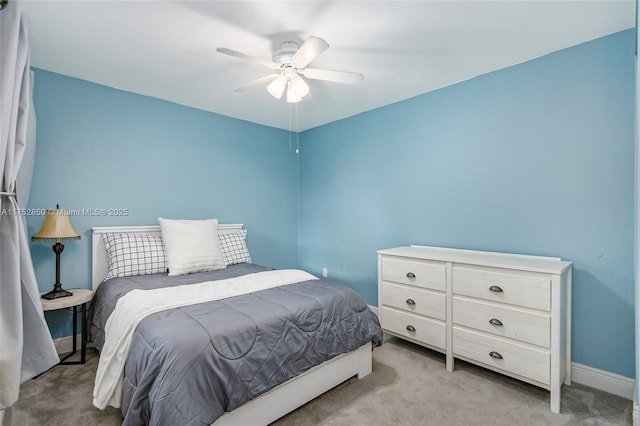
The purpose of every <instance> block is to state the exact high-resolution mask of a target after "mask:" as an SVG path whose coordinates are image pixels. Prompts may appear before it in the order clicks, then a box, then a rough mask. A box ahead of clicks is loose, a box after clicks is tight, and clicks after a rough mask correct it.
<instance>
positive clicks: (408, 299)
mask: <svg viewBox="0 0 640 426" xmlns="http://www.w3.org/2000/svg"><path fill="white" fill-rule="evenodd" d="M571 266H572V264H571V262H567V261H563V260H561V259H560V258H555V257H544V256H527V255H518V254H509V253H494V252H482V251H474V250H461V249H449V248H441V247H427V246H409V247H398V248H393V249H388V250H380V251H379V252H378V300H379V310H378V314H379V317H380V322H381V324H382V328H383V329H384V331H385V332H386V333H389V334H392V335H394V336H397V337H400V338H403V339H406V340H409V341H411V342H414V343H417V344H419V345H422V346H425V347H428V348H430V349H433V350H436V351H440V352H442V353H444V354H446V365H447V370H449V371H453V369H454V362H455V359H462V360H465V361H468V362H471V363H474V364H477V365H480V366H482V367H485V368H489V369H491V370H494V371H496V372H499V373H502V374H506V375H508V376H511V377H514V378H516V379H519V380H522V381H525V382H528V383H531V384H534V385H536V386H539V387H542V388H545V389H547V390H549V391H550V405H551V411H552V412H554V413H558V412H559V411H560V391H561V387H562V384H563V383H565V384H571Z"/></svg>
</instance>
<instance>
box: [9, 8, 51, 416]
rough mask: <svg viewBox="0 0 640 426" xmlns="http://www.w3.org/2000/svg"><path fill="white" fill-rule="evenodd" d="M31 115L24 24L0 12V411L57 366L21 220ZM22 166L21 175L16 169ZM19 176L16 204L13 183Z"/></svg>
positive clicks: (15, 14) (16, 12)
mask: <svg viewBox="0 0 640 426" xmlns="http://www.w3.org/2000/svg"><path fill="white" fill-rule="evenodd" d="M34 126H35V114H34V111H33V106H32V73H31V72H30V69H29V37H28V22H27V19H26V18H25V17H24V16H23V15H22V3H21V2H20V1H16V0H12V1H10V2H9V4H8V6H7V7H6V8H5V9H4V10H2V11H0V193H2V194H3V195H0V213H4V214H0V410H2V409H4V408H7V407H9V406H11V405H12V404H13V403H14V402H15V401H16V400H17V399H18V391H19V388H20V383H22V382H24V381H26V380H29V379H30V378H32V377H33V376H35V375H37V374H40V373H42V372H43V371H46V370H47V369H49V368H50V367H52V366H54V365H55V364H56V363H58V361H59V359H58V355H57V354H56V350H55V347H54V345H53V341H52V339H51V335H50V334H49V330H48V328H47V324H46V322H45V320H44V315H43V312H42V305H41V303H40V294H39V291H38V285H37V283H36V277H35V273H34V271H33V264H32V262H31V252H30V250H29V238H28V236H27V230H26V223H25V218H24V217H23V216H21V215H16V214H11V213H12V212H16V211H17V209H19V208H20V207H25V206H26V202H27V199H26V197H28V194H29V186H30V183H31V175H32V173H33V154H34V149H35V145H34V143H35V130H34V129H35V127H34ZM23 162H24V164H25V165H27V167H26V168H25V169H24V170H21V166H22V164H23ZM18 175H20V185H24V188H23V187H22V186H20V188H18V191H20V198H19V200H18V198H17V197H16V196H15V195H12V194H14V193H15V192H16V180H17V178H18Z"/></svg>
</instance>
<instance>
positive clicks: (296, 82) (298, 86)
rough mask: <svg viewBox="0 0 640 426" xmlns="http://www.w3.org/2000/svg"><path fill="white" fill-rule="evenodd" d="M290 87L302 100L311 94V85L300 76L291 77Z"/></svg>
mask: <svg viewBox="0 0 640 426" xmlns="http://www.w3.org/2000/svg"><path fill="white" fill-rule="evenodd" d="M289 87H290V88H291V89H292V90H293V92H294V93H295V94H296V96H297V97H298V98H300V99H302V98H304V97H305V96H307V95H308V94H309V85H308V84H307V83H306V82H305V81H304V79H303V78H302V77H300V76H299V75H298V74H296V75H293V76H292V77H291V79H290V80H289Z"/></svg>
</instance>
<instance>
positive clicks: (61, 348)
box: [53, 334, 82, 354]
mask: <svg viewBox="0 0 640 426" xmlns="http://www.w3.org/2000/svg"><path fill="white" fill-rule="evenodd" d="M81 342H82V335H80V334H76V347H77V348H78V350H80V344H81ZM53 344H54V345H55V347H56V352H57V353H58V354H66V353H69V352H71V351H72V350H73V336H66V337H61V338H59V339H55V340H54V341H53Z"/></svg>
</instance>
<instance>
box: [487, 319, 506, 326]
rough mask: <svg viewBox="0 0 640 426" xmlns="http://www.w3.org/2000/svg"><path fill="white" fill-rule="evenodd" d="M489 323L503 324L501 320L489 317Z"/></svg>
mask: <svg viewBox="0 0 640 426" xmlns="http://www.w3.org/2000/svg"><path fill="white" fill-rule="evenodd" d="M489 324H491V325H503V324H502V321H500V320H499V319H496V318H491V319H490V320H489Z"/></svg>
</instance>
